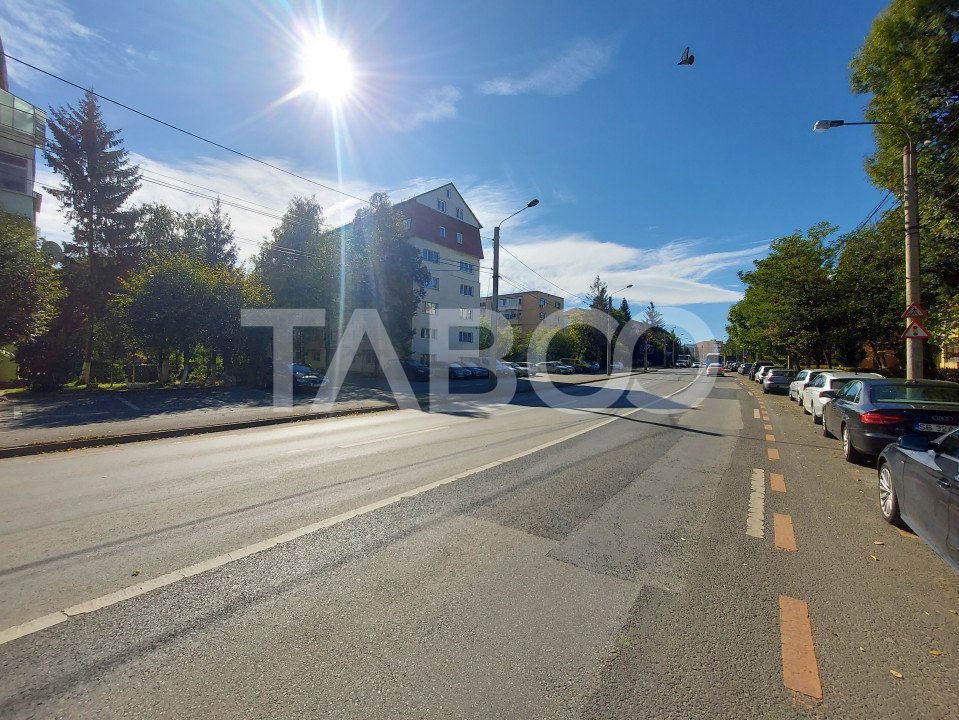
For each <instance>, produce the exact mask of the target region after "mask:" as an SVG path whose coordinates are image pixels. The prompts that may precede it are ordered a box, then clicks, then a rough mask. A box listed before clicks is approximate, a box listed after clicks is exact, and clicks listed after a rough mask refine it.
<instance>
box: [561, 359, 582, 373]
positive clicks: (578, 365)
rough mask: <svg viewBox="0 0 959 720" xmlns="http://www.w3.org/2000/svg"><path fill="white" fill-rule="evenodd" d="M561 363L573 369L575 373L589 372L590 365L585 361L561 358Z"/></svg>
mask: <svg viewBox="0 0 959 720" xmlns="http://www.w3.org/2000/svg"><path fill="white" fill-rule="evenodd" d="M560 362H561V363H563V365H569V366H570V367H571V368H573V372H577V373H584V374H585V373H588V372H589V364H588V363H586V362H585V361H583V360H574V359H573V358H560Z"/></svg>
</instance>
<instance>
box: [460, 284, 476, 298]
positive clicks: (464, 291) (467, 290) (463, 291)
mask: <svg viewBox="0 0 959 720" xmlns="http://www.w3.org/2000/svg"><path fill="white" fill-rule="evenodd" d="M460 295H469V296H470V297H473V286H472V285H462V284H461V285H460Z"/></svg>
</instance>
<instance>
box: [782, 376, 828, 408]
mask: <svg viewBox="0 0 959 720" xmlns="http://www.w3.org/2000/svg"><path fill="white" fill-rule="evenodd" d="M825 370H826V368H810V369H808V370H800V371H799V372H798V373H796V379H795V380H793V381H792V382H791V383H789V399H790V400H791V401H792V400H795V401H796V402H801V401H802V391H803V390H805V389H806V386H807V385H809V383H811V382H812V381H813V380H814V379H815V377H816V376H817V375H818V374H819V373H821V372H824V371H825Z"/></svg>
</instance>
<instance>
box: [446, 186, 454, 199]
mask: <svg viewBox="0 0 959 720" xmlns="http://www.w3.org/2000/svg"><path fill="white" fill-rule="evenodd" d="M446 197H447V198H451V197H453V191H452V190H450V189H449V188H446Z"/></svg>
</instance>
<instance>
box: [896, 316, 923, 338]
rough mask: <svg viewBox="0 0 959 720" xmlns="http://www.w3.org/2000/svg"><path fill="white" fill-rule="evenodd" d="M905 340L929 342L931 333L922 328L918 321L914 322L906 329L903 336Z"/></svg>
mask: <svg viewBox="0 0 959 720" xmlns="http://www.w3.org/2000/svg"><path fill="white" fill-rule="evenodd" d="M902 339H903V340H910V339H911V340H928V339H929V332H928V331H927V330H926V328H924V327H923V326H922V323H920V322H919V321H918V320H913V321H912V322H911V323H909V327H907V328H906V331H905V332H904V333H903V334H902Z"/></svg>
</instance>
